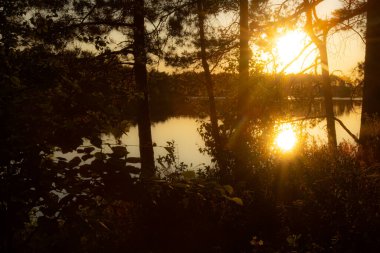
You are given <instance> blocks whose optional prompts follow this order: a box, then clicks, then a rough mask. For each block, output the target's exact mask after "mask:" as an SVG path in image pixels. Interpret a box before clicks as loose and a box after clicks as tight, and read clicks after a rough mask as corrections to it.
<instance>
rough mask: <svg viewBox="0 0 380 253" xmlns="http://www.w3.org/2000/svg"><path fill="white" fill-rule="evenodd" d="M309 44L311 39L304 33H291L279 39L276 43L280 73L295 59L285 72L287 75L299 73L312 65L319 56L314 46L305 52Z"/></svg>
mask: <svg viewBox="0 0 380 253" xmlns="http://www.w3.org/2000/svg"><path fill="white" fill-rule="evenodd" d="M309 43H310V39H309V38H308V36H307V34H306V33H304V32H302V31H296V30H294V31H289V32H287V33H285V34H284V35H282V36H280V37H278V38H277V39H276V42H275V54H276V56H277V57H276V61H277V64H278V66H279V69H278V71H280V70H282V68H284V67H285V66H287V65H288V64H289V63H291V62H292V61H293V60H295V59H296V60H295V61H294V62H293V63H291V65H289V66H288V67H287V68H286V69H285V70H284V72H285V73H299V72H301V71H302V70H304V69H306V68H307V67H309V66H310V65H312V64H313V62H314V60H315V58H316V56H317V54H316V50H315V46H313V45H310V46H309V47H308V48H306V49H305V50H304V48H305V47H306V46H307V45H308V44H309ZM301 53H302V54H301ZM300 54H301V56H299V55H300ZM297 57H298V58H297Z"/></svg>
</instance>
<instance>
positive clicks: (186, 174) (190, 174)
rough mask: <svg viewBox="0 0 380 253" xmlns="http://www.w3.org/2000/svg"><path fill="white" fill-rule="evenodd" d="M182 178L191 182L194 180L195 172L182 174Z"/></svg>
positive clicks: (189, 171) (190, 171)
mask: <svg viewBox="0 0 380 253" xmlns="http://www.w3.org/2000/svg"><path fill="white" fill-rule="evenodd" d="M182 176H183V177H184V179H185V180H191V179H194V178H195V171H192V170H188V171H184V172H182Z"/></svg>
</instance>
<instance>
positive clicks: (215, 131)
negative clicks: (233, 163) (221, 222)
mask: <svg viewBox="0 0 380 253" xmlns="http://www.w3.org/2000/svg"><path fill="white" fill-rule="evenodd" d="M197 9H198V22H199V24H198V25H199V42H200V47H201V58H202V67H203V71H204V76H205V86H206V90H207V95H208V102H209V110H210V122H211V134H212V137H213V139H214V142H215V151H216V154H215V156H216V157H215V158H216V160H217V162H218V165H219V169H220V174H221V175H220V176H221V180H222V181H224V182H225V181H227V178H228V172H227V168H226V165H225V162H224V159H223V149H224V148H223V143H222V142H221V139H220V134H219V127H218V116H217V113H216V105H215V96H214V81H213V79H212V77H211V72H210V67H209V65H208V62H207V53H206V38H205V29H204V21H205V13H204V9H203V4H202V0H198V1H197Z"/></svg>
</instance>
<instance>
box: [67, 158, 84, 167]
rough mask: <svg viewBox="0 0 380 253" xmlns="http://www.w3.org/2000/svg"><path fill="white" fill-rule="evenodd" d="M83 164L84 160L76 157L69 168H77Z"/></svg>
mask: <svg viewBox="0 0 380 253" xmlns="http://www.w3.org/2000/svg"><path fill="white" fill-rule="evenodd" d="M81 162H82V160H81V159H80V158H79V156H76V157H74V158H73V159H71V160H70V162H69V166H70V167H75V166H78V165H79V164H80V163H81Z"/></svg>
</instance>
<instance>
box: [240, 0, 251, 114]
mask: <svg viewBox="0 0 380 253" xmlns="http://www.w3.org/2000/svg"><path fill="white" fill-rule="evenodd" d="M250 54H251V51H250V49H249V27H248V0H240V59H239V90H238V118H239V120H240V121H242V120H243V121H244V119H245V117H246V116H247V109H248V106H249V103H248V98H249V92H248V80H249V58H250Z"/></svg>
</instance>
